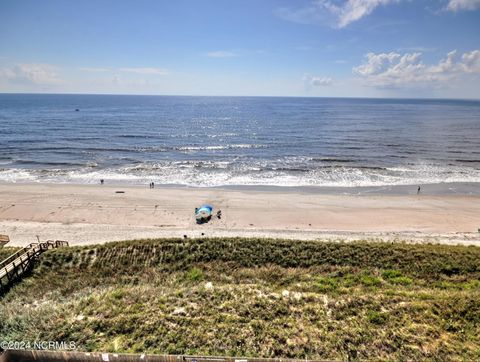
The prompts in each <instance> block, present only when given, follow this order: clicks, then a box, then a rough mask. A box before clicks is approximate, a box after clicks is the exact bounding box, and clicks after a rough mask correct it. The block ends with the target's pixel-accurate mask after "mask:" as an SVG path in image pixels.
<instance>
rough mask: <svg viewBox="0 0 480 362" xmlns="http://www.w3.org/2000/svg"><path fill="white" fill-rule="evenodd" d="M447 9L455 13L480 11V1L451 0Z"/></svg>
mask: <svg viewBox="0 0 480 362" xmlns="http://www.w3.org/2000/svg"><path fill="white" fill-rule="evenodd" d="M446 9H447V10H450V11H455V12H457V11H462V10H476V9H480V0H449V1H448V4H447V7H446Z"/></svg>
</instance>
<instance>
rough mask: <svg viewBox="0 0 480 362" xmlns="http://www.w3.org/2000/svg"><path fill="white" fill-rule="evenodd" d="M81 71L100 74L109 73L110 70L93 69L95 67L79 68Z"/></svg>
mask: <svg viewBox="0 0 480 362" xmlns="http://www.w3.org/2000/svg"><path fill="white" fill-rule="evenodd" d="M79 69H80V70H81V71H83V72H94V73H96V72H98V73H101V72H111V71H112V70H111V69H110V68H95V67H82V68H79Z"/></svg>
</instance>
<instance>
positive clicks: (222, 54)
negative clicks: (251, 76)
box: [206, 50, 237, 58]
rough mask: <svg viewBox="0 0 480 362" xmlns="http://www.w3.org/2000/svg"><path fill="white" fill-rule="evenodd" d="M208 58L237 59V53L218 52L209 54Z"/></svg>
mask: <svg viewBox="0 0 480 362" xmlns="http://www.w3.org/2000/svg"><path fill="white" fill-rule="evenodd" d="M206 56H207V57H211V58H232V57H236V56H237V53H235V52H232V51H229V50H216V51H212V52H208V53H207V54H206Z"/></svg>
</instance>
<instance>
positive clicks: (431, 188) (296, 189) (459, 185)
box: [0, 180, 480, 196]
mask: <svg viewBox="0 0 480 362" xmlns="http://www.w3.org/2000/svg"><path fill="white" fill-rule="evenodd" d="M9 185H18V186H21V185H27V186H32V185H56V186H79V187H83V186H85V187H97V186H101V185H99V183H78V182H53V181H52V182H50V181H48V182H41V181H18V182H7V181H0V187H2V186H9ZM155 186H156V188H157V189H179V190H225V191H245V192H251V191H253V192H267V193H309V194H319V195H359V196H361V195H392V196H393V195H395V196H402V195H414V196H415V195H417V188H418V186H420V187H421V192H420V194H421V195H429V196H442V195H458V196H471V195H474V196H480V182H444V183H425V184H413V183H412V184H408V185H407V184H406V185H380V186H305V185H302V186H278V185H220V186H190V185H183V184H155ZM103 187H117V188H118V187H120V188H122V187H125V188H138V189H144V188H146V187H147V183H134V182H131V183H129V182H120V181H118V182H115V181H110V180H106V183H105V185H103Z"/></svg>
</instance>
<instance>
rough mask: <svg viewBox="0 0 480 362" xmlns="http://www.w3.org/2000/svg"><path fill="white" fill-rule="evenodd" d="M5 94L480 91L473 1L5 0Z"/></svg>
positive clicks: (478, 4)
mask: <svg viewBox="0 0 480 362" xmlns="http://www.w3.org/2000/svg"><path fill="white" fill-rule="evenodd" d="M0 92H45V93H114V94H117V93H118V94H179V95H261V96H264V95H272V96H335V97H447V98H480V0H436V1H430V0H295V1H293V0H291V1H286V0H205V1H200V0H190V1H186V0H175V1H133V0H131V1H120V0H115V1H113V0H111V1H99V0H97V1H88V0H82V1H50V0H42V1H34V0H32V1H24V0H0Z"/></svg>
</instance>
